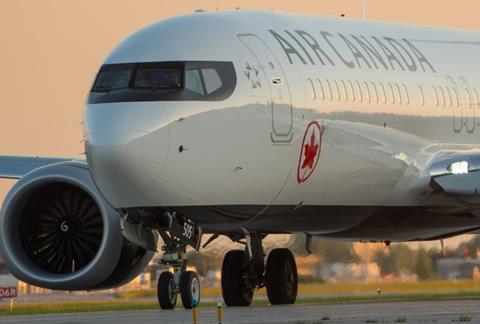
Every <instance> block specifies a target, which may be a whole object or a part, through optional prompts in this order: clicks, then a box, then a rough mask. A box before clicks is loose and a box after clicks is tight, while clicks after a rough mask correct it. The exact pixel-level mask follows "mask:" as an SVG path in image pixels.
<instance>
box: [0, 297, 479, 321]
mask: <svg viewBox="0 0 480 324" xmlns="http://www.w3.org/2000/svg"><path fill="white" fill-rule="evenodd" d="M478 304H479V301H478V300H446V301H445V300H443V301H420V302H419V301H416V302H411V301H410V302H371V303H349V304H320V305H293V306H259V307H233V308H226V309H225V311H224V314H223V321H222V323H224V324H228V323H263V324H267V323H269V324H287V323H292V324H313V323H452V322H478V321H479V320H480V308H479V307H478ZM0 322H1V323H5V324H7V323H9V324H13V323H33V322H35V323H36V324H43V323H52V324H65V323H72V324H73V323H78V324H80V323H82V324H91V323H115V324H125V323H142V324H150V323H171V324H175V323H192V322H193V320H192V311H191V310H183V309H178V310H173V311H161V310H158V309H157V310H143V311H142V310H135V311H128V312H111V311H110V312H95V313H72V314H49V315H30V316H24V315H23V316H12V317H2V318H0ZM198 323H218V319H217V310H216V308H214V307H211V308H200V309H199V310H198Z"/></svg>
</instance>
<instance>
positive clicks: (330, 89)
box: [325, 79, 333, 101]
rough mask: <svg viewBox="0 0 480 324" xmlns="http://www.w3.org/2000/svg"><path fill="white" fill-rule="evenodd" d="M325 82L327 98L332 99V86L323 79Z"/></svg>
mask: <svg viewBox="0 0 480 324" xmlns="http://www.w3.org/2000/svg"><path fill="white" fill-rule="evenodd" d="M325 84H326V87H325V89H326V90H325V91H326V92H327V96H328V100H329V101H332V100H333V94H332V86H331V85H330V81H328V80H327V79H325Z"/></svg>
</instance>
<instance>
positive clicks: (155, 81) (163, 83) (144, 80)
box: [133, 68, 182, 89]
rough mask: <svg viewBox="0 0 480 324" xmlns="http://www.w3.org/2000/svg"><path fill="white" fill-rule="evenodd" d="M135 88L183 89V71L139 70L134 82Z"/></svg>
mask: <svg viewBox="0 0 480 324" xmlns="http://www.w3.org/2000/svg"><path fill="white" fill-rule="evenodd" d="M133 87H134V88H141V89H178V88H181V87H182V70H169V69H148V68H146V69H145V68H144V69H138V70H137V73H136V74H135V80H134V82H133Z"/></svg>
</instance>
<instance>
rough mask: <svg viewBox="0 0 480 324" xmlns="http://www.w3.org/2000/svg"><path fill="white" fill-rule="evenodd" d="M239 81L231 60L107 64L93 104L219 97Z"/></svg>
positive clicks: (90, 100) (100, 74)
mask: <svg viewBox="0 0 480 324" xmlns="http://www.w3.org/2000/svg"><path fill="white" fill-rule="evenodd" d="M235 85H236V75H235V69H234V67H233V63H231V62H216V61H215V62H210V61H186V62H147V63H127V64H106V65H104V66H102V68H101V69H100V71H99V72H98V75H97V78H96V80H95V83H94V85H93V87H92V90H91V92H90V96H89V98H88V103H89V104H95V103H107V102H128V101H195V100H197V101H216V100H224V99H226V98H228V97H229V96H230V95H231V94H232V93H233V90H234V88H235Z"/></svg>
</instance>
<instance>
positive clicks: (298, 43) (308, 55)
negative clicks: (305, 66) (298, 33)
mask: <svg viewBox="0 0 480 324" xmlns="http://www.w3.org/2000/svg"><path fill="white" fill-rule="evenodd" d="M285 33H287V35H288V36H290V37H291V38H292V39H293V40H294V41H295V43H297V45H298V46H300V48H301V49H302V51H303V52H304V53H305V55H306V56H307V57H308V60H309V61H310V63H312V65H315V62H314V61H313V59H312V57H311V56H310V54H308V52H307V50H306V49H305V47H303V45H302V43H300V42H299V41H298V39H296V38H295V36H293V35H292V34H291V33H290V32H289V31H288V30H285Z"/></svg>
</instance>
